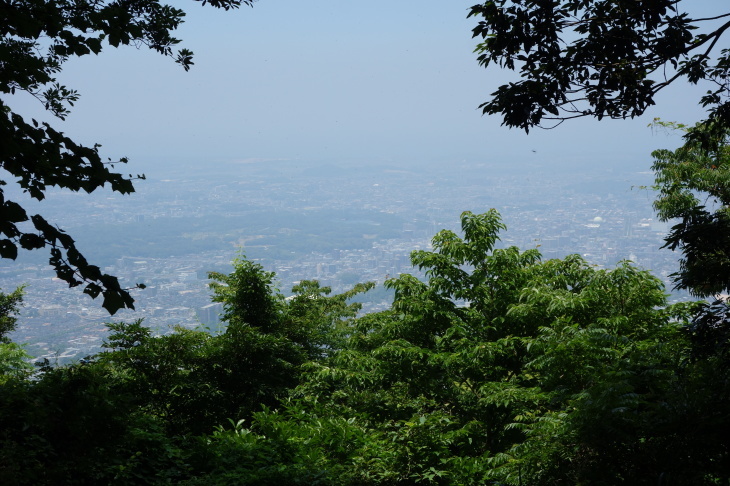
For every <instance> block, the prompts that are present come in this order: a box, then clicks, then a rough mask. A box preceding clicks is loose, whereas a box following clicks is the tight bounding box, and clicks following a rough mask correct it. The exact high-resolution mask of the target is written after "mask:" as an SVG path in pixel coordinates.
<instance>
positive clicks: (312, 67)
mask: <svg viewBox="0 0 730 486" xmlns="http://www.w3.org/2000/svg"><path fill="white" fill-rule="evenodd" d="M693 2H696V4H699V5H704V7H705V8H708V9H709V10H712V7H717V9H718V10H722V9H723V4H724V0H723V1H718V0H715V1H713V0H704V1H700V0H693ZM171 3H172V4H174V5H176V6H180V7H181V8H184V9H185V10H186V11H187V12H188V17H187V21H186V23H185V24H184V25H183V27H182V28H181V29H180V30H179V31H178V37H181V38H182V39H183V40H184V42H183V45H184V46H185V47H188V48H190V49H192V50H193V51H194V52H195V66H194V67H193V69H192V70H191V71H190V72H188V73H185V72H184V71H183V70H182V69H181V68H180V67H179V66H177V65H176V64H174V63H173V62H172V61H171V60H169V59H165V58H162V57H161V56H159V55H156V54H154V53H151V52H146V51H137V50H136V49H134V48H125V49H119V50H114V49H108V50H106V51H105V52H103V53H102V55H101V56H98V57H86V58H83V59H80V60H73V61H71V62H69V63H68V64H67V65H66V67H65V69H64V72H63V73H62V76H61V80H62V82H64V83H65V84H67V85H68V86H69V87H72V88H76V89H78V90H79V92H80V93H81V96H82V97H81V100H80V101H79V102H78V103H77V105H76V107H75V108H74V109H73V113H72V115H71V116H70V117H69V118H68V120H67V121H66V122H60V121H58V122H56V121H54V122H53V123H54V125H55V126H57V127H59V128H61V129H62V130H63V131H65V132H67V133H68V134H70V135H72V136H74V137H76V138H78V139H79V141H81V142H84V143H87V144H91V143H94V142H98V143H101V144H102V145H103V152H104V155H105V156H109V157H118V156H124V155H127V156H130V157H131V158H132V159H133V160H132V162H133V163H132V166H131V167H130V168H131V169H132V170H133V171H137V172H143V171H145V170H146V164H148V163H151V162H152V161H154V159H155V158H158V157H160V158H162V157H164V158H174V157H183V156H185V157H195V158H200V160H201V162H203V161H212V160H215V159H231V158H233V159H235V158H241V159H244V158H250V157H257V158H259V157H260V158H300V159H303V160H306V159H341V158H356V159H360V160H367V159H369V158H371V159H378V160H389V159H394V160H395V159H402V158H409V159H419V158H424V159H441V160H448V159H459V158H487V159H493V160H495V163H496V161H504V162H505V163H512V164H517V165H519V163H520V161H522V160H523V159H525V158H527V157H533V159H532V160H534V157H536V156H535V155H534V154H533V152H532V150H536V151H537V157H540V158H541V159H542V160H544V161H545V163H559V161H560V160H561V159H562V158H571V159H575V158H585V160H586V163H596V164H610V163H611V161H612V160H618V159H621V160H632V161H636V162H637V164H641V166H640V167H637V168H639V169H641V170H647V169H648V167H649V165H650V157H649V152H650V151H651V150H652V149H654V148H657V147H660V146H669V147H673V146H675V145H676V144H677V143H676V141H672V140H668V139H667V138H666V137H665V136H663V135H661V136H659V135H652V132H651V130H649V129H648V128H646V126H647V124H648V123H649V122H650V121H651V119H652V118H653V117H655V116H658V117H661V118H663V119H666V120H678V121H684V122H693V121H695V120H697V119H699V118H700V117H701V116H702V111H701V109H699V108H698V107H697V106H696V101H697V99H698V98H699V93H701V92H702V90H697V89H690V88H688V87H687V85H686V84H680V85H678V86H677V88H676V89H675V88H673V89H672V91H668V92H667V93H666V94H663V95H662V96H661V97H660V100H659V105H658V106H657V107H655V108H654V109H652V110H650V111H649V112H648V113H647V115H645V116H644V117H643V118H642V119H639V120H629V121H610V120H607V121H603V122H595V121H592V120H578V121H572V122H570V123H566V124H564V125H563V126H561V127H559V128H557V129H555V130H549V131H545V130H535V131H534V132H531V133H530V135H529V136H526V135H525V134H524V133H522V132H520V131H518V130H509V129H507V128H505V127H501V126H500V122H501V121H500V120H499V119H498V118H497V117H483V116H481V112H480V111H479V110H478V109H477V107H478V105H479V104H480V103H481V102H483V101H485V100H486V99H487V98H488V95H489V93H490V92H492V91H493V90H494V88H495V87H496V86H497V85H498V84H501V83H503V82H505V81H506V80H507V79H509V78H508V73H503V72H500V71H499V70H497V69H493V70H492V69H490V70H485V69H483V68H481V67H479V66H478V65H477V63H476V60H475V58H476V56H475V54H473V53H472V50H473V48H474V46H475V44H476V41H475V40H473V39H472V38H471V29H472V27H473V26H474V25H475V22H476V20H475V19H466V14H467V8H468V7H469V6H470V5H472V4H473V3H474V0H469V1H462V0H449V1H444V0H440V1H436V0H395V1H394V0H389V1H385V0H371V1H368V2H354V1H350V0H307V1H302V0H260V1H259V2H258V3H256V4H255V7H254V8H245V7H244V8H241V9H240V10H238V11H233V12H224V11H218V10H214V9H211V8H209V7H201V6H200V4H199V3H194V2H191V1H177V2H176V1H173V2H171ZM10 103H11V106H13V107H14V108H16V109H18V110H19V111H21V112H23V113H27V114H34V115H36V116H39V117H40V116H42V115H41V112H42V110H41V109H40V107H37V106H34V105H32V104H31V103H30V102H27V101H22V100H10Z"/></svg>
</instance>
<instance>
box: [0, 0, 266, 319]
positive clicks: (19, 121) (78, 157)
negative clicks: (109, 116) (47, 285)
mask: <svg viewBox="0 0 730 486" xmlns="http://www.w3.org/2000/svg"><path fill="white" fill-rule="evenodd" d="M206 3H209V4H210V5H212V6H214V7H218V8H224V9H226V10H228V9H230V8H237V7H238V6H240V5H241V4H246V5H250V4H251V1H249V0H213V1H211V0H206V1H203V4H206ZM1 15H2V23H0V33H1V34H2V40H0V65H2V66H3V68H2V72H0V94H3V95H10V94H16V92H26V93H28V94H29V95H31V96H33V97H35V98H37V99H38V100H39V101H40V102H41V103H42V104H43V105H44V106H45V108H46V109H47V110H48V111H50V112H51V113H52V114H53V115H55V116H57V117H58V118H60V119H64V118H65V117H66V116H67V115H68V114H69V112H70V109H69V107H71V106H73V104H74V103H75V102H76V101H77V100H78V98H79V94H78V93H77V92H76V91H75V90H73V89H71V88H68V87H66V86H63V85H61V84H60V83H59V82H58V81H57V78H56V77H57V75H58V73H60V72H61V71H62V69H63V65H64V63H65V62H66V61H68V60H69V59H71V58H73V57H82V56H86V55H89V54H92V53H93V54H99V53H100V52H101V51H102V50H103V48H104V47H105V46H106V45H107V44H108V45H109V46H111V47H119V46H121V45H134V46H137V47H142V46H145V47H148V48H150V49H153V50H155V51H157V52H159V53H160V54H162V55H164V56H169V57H173V58H174V60H175V62H177V63H179V64H180V65H182V67H183V68H184V69H185V70H188V69H189V68H190V66H191V65H192V64H193V62H192V52H191V51H189V50H188V49H180V50H179V51H177V53H175V52H173V47H175V46H176V45H177V44H179V43H180V40H179V39H176V38H175V37H173V36H172V32H173V31H174V30H175V29H177V27H178V26H179V25H180V24H181V23H182V21H183V17H184V15H185V13H184V12H183V11H182V10H180V9H178V8H174V7H172V6H170V5H165V4H163V3H160V2H159V1H157V0H133V1H127V2H108V1H70V0H59V1H53V2H49V1H45V0H20V1H13V2H4V3H3V9H2V14H1ZM126 162H127V159H126V158H121V159H119V160H118V161H116V162H112V161H111V159H108V161H106V162H105V161H104V160H103V159H102V157H101V156H100V154H99V145H94V146H92V147H86V146H82V145H79V144H77V143H75V142H74V141H73V140H71V139H70V138H68V137H66V136H65V135H64V134H63V133H61V132H60V131H57V130H56V129H54V128H53V127H52V126H51V125H50V124H48V123H40V124H39V123H38V122H37V121H36V120H31V121H30V122H27V121H26V120H24V119H23V117H21V116H20V115H19V114H18V113H15V112H13V111H12V109H11V108H10V107H9V106H8V105H7V104H6V102H5V101H3V100H0V167H1V168H2V169H4V170H5V171H6V172H7V173H8V175H9V177H12V178H14V179H16V180H17V182H18V184H19V185H20V187H21V188H22V189H23V190H24V191H25V192H27V193H28V194H29V195H30V196H31V197H32V198H34V199H37V200H39V201H40V200H42V199H44V197H45V191H46V189H47V188H48V187H49V186H56V187H61V188H65V189H69V190H72V191H81V190H83V191H85V192H89V193H90V192H93V191H95V190H97V189H99V188H101V187H104V186H105V185H107V184H108V185H109V186H110V187H111V189H112V190H113V191H117V192H119V193H121V194H128V193H130V192H133V191H134V186H133V183H132V181H133V180H134V179H135V177H133V176H132V175H131V174H130V175H128V176H125V175H123V174H121V173H119V172H115V167H114V164H115V163H116V164H124V163H126ZM136 178H144V176H139V175H138V176H137V177H136ZM6 184H7V182H6V181H4V180H0V208H1V209H2V210H1V211H0V214H1V215H2V216H0V257H1V258H10V259H15V258H16V257H17V254H18V249H19V248H22V249H25V250H34V249H39V248H44V247H46V248H50V253H51V258H50V264H51V266H53V268H54V269H55V271H56V274H57V276H58V277H59V278H60V279H61V280H63V281H65V282H67V283H68V284H69V286H71V287H75V286H79V285H85V288H84V293H86V294H88V295H90V296H91V297H92V298H96V297H97V296H99V295H102V296H103V298H104V302H103V304H102V305H103V307H104V308H105V309H107V310H108V311H109V312H110V313H111V314H114V313H115V312H116V311H117V310H119V309H120V308H123V307H127V308H134V305H133V303H134V300H133V299H132V297H131V296H130V294H129V292H128V291H127V289H124V288H122V287H121V286H120V284H119V282H118V280H117V279H116V278H115V277H113V276H111V275H107V274H104V273H102V272H101V270H100V269H99V267H98V266H96V265H91V264H89V263H88V262H87V260H86V258H84V256H83V255H82V254H81V253H80V251H79V250H78V248H77V247H76V243H75V241H74V240H73V238H71V236H69V235H68V234H66V233H65V232H64V231H63V230H60V229H58V228H57V227H56V226H55V225H53V224H51V223H49V222H48V221H47V220H46V219H45V218H43V216H41V215H39V214H35V215H28V214H27V212H26V210H25V209H24V208H23V207H22V206H21V205H20V204H18V203H16V202H14V201H11V200H7V199H6V198H5V194H4V192H3V190H2V186H4V185H6ZM26 222H30V223H32V226H33V229H32V230H30V231H28V230H26V229H24V228H23V224H24V223H26Z"/></svg>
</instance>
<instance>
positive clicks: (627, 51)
mask: <svg viewBox="0 0 730 486" xmlns="http://www.w3.org/2000/svg"><path fill="white" fill-rule="evenodd" d="M690 4H691V2H678V1H676V0H655V1H651V2H636V1H634V0H618V1H617V0H555V1H550V2H544V1H536V0H495V1H488V2H483V3H481V4H478V5H474V6H473V7H471V9H470V12H469V16H470V17H476V18H479V19H480V20H479V23H478V24H477V26H476V27H475V28H474V30H473V32H474V36H475V37H479V38H481V39H482V42H481V43H480V44H479V45H478V46H477V48H476V50H475V52H477V53H478V55H479V56H478V60H479V63H480V64H481V65H483V66H485V67H487V66H489V65H490V64H497V65H498V66H499V67H501V68H505V69H509V70H511V71H517V72H518V73H519V80H518V81H516V82H510V83H509V84H505V85H503V86H500V87H499V88H498V89H497V91H495V92H494V93H493V94H492V99H491V101H488V102H486V103H484V104H482V105H481V108H482V110H483V112H484V113H489V114H494V113H500V114H501V115H502V118H503V123H504V124H505V125H507V126H509V127H519V128H523V129H525V130H526V131H529V129H530V128H531V127H533V126H540V125H541V124H542V123H543V122H544V121H545V120H549V121H552V122H553V123H560V122H562V121H564V120H566V119H570V118H577V117H583V116H593V117H596V118H597V119H599V120H600V119H601V118H603V117H610V118H627V117H635V116H639V115H641V114H642V113H644V111H645V110H646V109H647V108H649V107H650V106H651V105H653V104H655V99H656V95H657V93H658V92H659V91H661V90H662V89H664V88H666V87H667V86H669V85H670V84H672V83H674V82H675V81H676V80H678V79H682V78H684V79H685V80H687V81H688V82H689V83H691V84H697V83H699V82H700V81H706V82H708V83H707V84H708V85H709V86H710V91H708V92H707V94H706V95H705V96H703V97H702V98H701V99H700V104H701V105H702V106H705V107H709V108H710V110H709V116H708V121H709V122H713V123H715V122H717V124H718V125H722V126H724V127H729V126H730V103H728V95H729V94H730V90H729V88H728V79H729V78H730V50H728V49H723V50H721V51H720V52H719V53H717V52H714V53H713V52H712V51H713V49H714V48H715V47H717V45H718V42H719V41H720V38H721V37H722V36H723V35H724V34H725V32H726V31H727V29H728V28H729V27H730V22H728V21H727V19H728V17H730V13H723V12H720V13H719V14H718V15H716V16H714V17H710V18H699V17H696V16H691V15H690V14H689V13H686V12H685V11H683V8H690V7H689V6H690ZM720 10H721V11H722V10H727V9H723V8H721V9H720ZM706 26H707V28H705V29H703V27H706ZM668 71H669V72H671V74H670V75H667V72H668Z"/></svg>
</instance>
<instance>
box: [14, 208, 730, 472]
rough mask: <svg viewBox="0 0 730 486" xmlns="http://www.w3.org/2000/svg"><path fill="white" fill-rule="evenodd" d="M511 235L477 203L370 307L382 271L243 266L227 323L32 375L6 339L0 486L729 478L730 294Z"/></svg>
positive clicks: (125, 335) (141, 340)
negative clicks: (372, 274) (607, 265)
mask: <svg viewBox="0 0 730 486" xmlns="http://www.w3.org/2000/svg"><path fill="white" fill-rule="evenodd" d="M503 229H504V225H503V224H502V222H501V220H500V217H499V214H497V212H496V211H489V212H487V213H484V214H473V213H469V212H467V213H464V214H463V215H462V232H461V233H462V234H457V233H456V232H452V231H441V232H440V233H438V234H437V235H436V237H434V238H433V240H432V250H430V251H416V252H413V253H412V254H411V260H412V262H413V264H414V266H417V267H420V268H421V269H422V270H425V272H426V278H425V279H424V280H423V281H421V280H418V279H416V278H415V277H413V276H411V275H406V274H404V275H400V276H399V277H398V278H394V279H391V280H389V281H388V284H387V285H388V286H389V287H390V288H392V289H394V290H395V297H394V301H393V304H392V306H391V307H390V308H389V309H387V310H384V311H381V312H375V313H371V314H367V315H364V316H361V317H356V316H355V314H356V312H357V311H358V309H359V305H358V304H352V303H348V299H350V298H351V297H354V296H355V295H356V294H357V293H359V292H362V291H365V290H367V289H368V288H370V287H371V285H368V284H366V285H357V286H355V287H354V288H353V289H352V290H350V291H348V292H345V293H343V294H340V295H334V296H332V295H330V289H328V288H327V287H321V286H320V285H319V284H318V283H317V282H315V281H303V282H301V283H300V284H298V285H297V286H296V287H295V288H294V289H293V292H294V295H293V296H291V297H289V298H285V297H284V296H283V295H282V294H281V293H280V292H279V291H278V290H277V289H276V287H275V276H274V275H273V274H272V273H271V272H267V271H265V270H264V269H263V268H262V267H261V266H260V265H258V264H256V263H253V262H250V261H246V260H245V259H239V260H237V261H236V262H235V266H234V271H233V272H232V273H230V274H228V275H224V274H213V275H212V277H213V279H214V280H215V283H214V285H213V290H214V296H213V299H214V300H215V301H217V302H221V303H222V304H223V308H224V309H223V314H222V318H223V322H224V324H225V326H224V330H222V331H221V332H217V333H211V332H210V331H209V330H205V329H183V328H178V329H176V330H175V331H174V332H172V333H169V334H166V335H163V336H154V335H152V333H151V331H150V330H149V329H147V328H145V327H144V326H143V324H142V323H141V322H139V321H138V322H134V323H131V324H124V323H120V324H112V325H110V328H111V331H112V333H111V334H110V335H109V337H108V339H107V341H106V344H105V347H106V351H105V352H103V353H100V354H99V355H97V356H94V357H89V358H87V359H85V360H83V361H82V362H79V363H75V364H71V365H68V366H61V367H52V366H44V367H43V368H42V369H41V371H40V373H37V374H36V375H35V376H32V377H30V376H28V374H27V372H25V370H22V369H19V368H18V367H17V366H5V367H3V364H10V365H14V364H16V363H17V362H18V360H17V359H15V358H13V357H12V356H9V355H8V356H6V357H5V359H3V356H2V351H3V349H2V348H1V347H0V389H1V391H2V393H0V482H2V484H17V485H26V484H28V485H30V484H33V485H55V484H111V483H113V484H130V485H132V484H134V485H137V484H154V485H157V484H160V485H162V484H171V483H174V484H184V485H209V484H219V485H234V484H235V485H272V486H273V485H281V484H321V485H333V486H334V485H340V486H345V485H348V486H349V485H373V486H375V485H410V484H433V485H454V486H462V485H463V486H466V485H470V486H471V485H473V486H477V485H483V484H495V485H496V484H499V485H515V486H519V485H524V484H546V485H559V484H596V485H600V484H610V485H617V484H627V485H642V484H646V485H656V484H668V485H674V484H677V485H679V484H698V485H699V484H707V485H714V484H726V483H727V481H728V479H729V478H730V461H728V459H729V458H730V449H729V448H728V441H727V430H728V428H729V427H730V415H728V413H727V410H728V405H727V403H728V399H730V381H729V380H728V379H727V376H728V373H727V372H728V370H729V369H730V360H729V359H728V358H730V353H729V351H730V345H729V343H730V341H729V340H728V337H729V336H730V332H729V331H728V330H729V329H730V326H729V325H728V323H729V322H730V317H729V316H730V308H729V307H728V305H727V304H726V303H723V302H716V303H715V304H712V305H707V304H704V303H679V304H673V305H668V304H667V300H666V298H667V296H666V294H665V292H664V288H663V286H662V284H661V282H660V281H659V280H658V279H657V278H656V277H654V276H652V275H651V274H650V273H649V272H647V271H644V270H640V269H638V268H636V267H634V266H633V265H631V264H630V263H629V262H623V263H620V264H619V265H617V266H616V268H612V269H600V268H596V267H595V266H591V265H589V264H588V263H587V262H585V261H584V260H583V259H582V258H581V257H580V256H579V255H571V256H568V257H566V258H564V259H556V260H543V259H542V258H541V256H540V254H539V252H538V251H537V250H536V249H532V250H527V251H521V250H519V249H518V248H516V247H506V248H499V244H498V242H499V232H500V231H501V230H503ZM10 351H15V352H16V354H17V351H18V350H17V349H14V350H10ZM6 354H7V353H6Z"/></svg>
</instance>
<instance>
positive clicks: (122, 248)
mask: <svg viewBox="0 0 730 486" xmlns="http://www.w3.org/2000/svg"><path fill="white" fill-rule="evenodd" d="M533 159H534V160H535V161H534V162H530V163H521V164H513V165H510V164H502V163H499V162H498V161H489V160H454V161H445V162H443V163H429V164H425V163H424V164H418V163H408V164H405V163H402V164H399V163H397V162H389V161H388V162H384V161H376V162H369V163H357V164H356V163H352V162H319V161H302V160H264V159H250V160H240V161H221V162H210V163H207V164H203V163H194V162H193V163H191V162H180V163H174V164H172V163H167V164H164V163H160V164H159V166H156V167H155V171H154V173H153V174H148V178H147V180H140V181H138V182H137V184H136V187H137V193H135V194H133V195H130V196H119V195H116V194H112V193H110V192H108V191H107V192H99V193H96V194H93V195H88V194H84V193H80V194H77V193H71V192H63V191H52V192H50V193H49V195H48V199H47V201H45V202H43V203H40V204H32V206H33V208H37V211H38V212H40V213H41V214H43V215H44V216H46V217H47V219H49V221H52V222H55V223H58V224H59V226H60V227H61V228H63V229H64V230H66V231H68V233H69V234H71V235H72V236H73V237H74V238H75V239H76V240H77V241H78V242H79V245H80V248H81V249H82V251H83V252H84V254H85V256H86V257H87V258H88V259H89V261H90V262H92V263H94V264H98V265H100V266H102V267H103V268H104V270H105V272H107V273H110V274H113V275H116V276H118V277H120V279H121V280H122V281H123V282H124V283H125V284H127V285H128V286H130V287H131V286H133V285H134V284H135V283H138V282H139V283H144V284H145V285H146V286H147V288H146V289H144V290H135V291H134V297H135V299H136V303H135V306H136V310H135V311H124V312H120V313H118V315H115V316H113V317H110V316H109V315H108V314H107V313H106V311H105V310H104V309H103V308H102V307H101V302H100V301H95V300H92V299H90V298H89V297H88V296H86V295H84V294H82V292H81V291H80V290H79V289H69V288H68V287H67V285H66V284H64V283H63V282H60V281H59V280H57V279H54V278H53V277H54V274H53V271H52V270H51V268H50V267H49V266H48V264H47V260H48V255H47V253H45V252H44V250H39V251H35V252H30V253H29V252H24V253H22V254H21V255H20V256H19V258H18V260H17V261H16V262H12V261H9V260H1V261H0V289H2V290H3V291H6V292H8V291H11V290H13V289H14V288H15V287H17V286H19V285H26V286H27V287H26V298H25V303H26V305H25V306H24V307H23V309H22V312H21V316H20V320H19V326H18V329H17V331H16V332H15V333H14V334H13V335H12V338H13V339H14V340H15V341H17V342H20V343H27V344H28V347H27V349H28V351H29V352H30V353H31V354H32V355H34V356H37V357H38V358H48V359H49V360H51V361H52V362H54V361H60V362H64V361H66V360H75V359H80V358H83V357H84V356H87V355H89V354H93V353H95V352H98V351H99V350H100V345H101V343H102V341H103V339H104V337H105V336H106V333H107V330H106V327H105V326H104V323H105V322H110V321H119V320H125V321H132V320H135V319H144V322H145V324H146V325H148V326H150V327H152V328H153V329H155V331H156V332H158V333H166V332H170V330H172V329H173V328H174V327H175V326H183V327H197V326H204V327H207V328H209V329H210V330H211V331H212V332H216V331H219V330H220V327H221V324H220V322H219V321H218V315H219V313H220V311H221V306H220V304H213V303H211V301H210V291H209V289H208V283H209V280H208V279H207V277H208V272H210V271H217V272H224V273H228V272H230V271H231V269H232V267H231V262H232V260H233V259H234V258H236V257H237V256H240V255H245V256H246V257H247V258H249V259H252V260H255V261H257V262H258V263H260V264H262V265H263V266H264V268H265V269H266V270H268V271H274V272H276V274H277V276H278V279H279V288H280V289H281V290H282V292H283V293H285V294H287V295H288V293H289V291H290V289H291V287H292V286H293V285H294V284H295V283H296V282H298V281H300V280H304V279H309V280H311V279H316V280H319V281H320V282H321V284H322V285H325V286H331V287H332V289H333V292H335V293H337V292H342V291H344V290H347V289H349V288H351V287H352V286H353V285H354V284H355V283H357V282H366V281H373V282H376V283H377V284H382V283H383V282H384V281H385V280H386V279H387V278H390V277H395V276H397V275H398V274H400V273H411V274H414V275H418V276H422V275H420V274H419V272H418V271H417V269H414V268H413V267H411V266H410V260H409V254H410V252H411V251H413V250H417V249H428V248H430V239H431V238H432V237H433V236H434V235H435V234H436V232H437V231H439V230H441V229H450V230H453V231H457V232H458V229H459V215H460V214H461V212H462V211H465V210H469V211H473V212H476V213H478V212H483V211H486V210H488V209H489V208H496V209H497V210H499V211H500V213H501V214H502V217H503V220H504V222H505V224H506V225H507V227H508V229H507V231H506V232H504V233H503V234H502V235H501V244H500V246H511V245H515V246H518V247H520V248H521V249H529V248H536V247H537V248H539V250H540V251H541V252H542V254H543V257H544V259H549V258H559V257H563V256H565V255H568V254H571V253H578V254H580V255H582V256H583V257H584V258H585V259H586V260H587V261H588V262H590V263H591V264H594V265H597V266H600V267H608V268H610V267H612V266H614V265H615V264H616V263H617V262H619V261H621V260H631V261H633V262H634V263H635V264H637V265H638V266H639V267H641V268H643V269H647V270H651V271H652V273H653V274H654V275H656V276H658V277H660V278H662V279H663V280H665V282H666V283H667V288H668V291H669V289H671V284H669V283H668V282H669V281H668V275H669V274H670V273H672V272H674V271H675V270H676V269H677V266H678V264H677V258H678V255H677V254H676V253H673V252H671V251H668V250H660V249H659V248H660V247H661V245H662V244H663V237H664V235H665V234H666V233H667V231H668V229H669V226H670V225H669V224H667V223H661V222H659V221H657V220H656V218H655V216H654V213H653V210H652V207H651V203H652V199H653V197H654V196H653V194H652V193H651V191H650V190H647V189H645V188H643V187H644V186H647V185H649V184H651V182H652V174H651V173H649V172H646V167H648V165H649V163H648V161H639V162H636V163H633V164H632V163H628V162H624V163H623V165H621V166H615V165H614V166H610V167H605V168H602V169H600V168H596V166H589V165H587V164H581V163H580V162H578V161H574V162H572V163H571V164H568V163H565V162H560V163H559V162H556V161H540V160H539V159H537V158H536V157H533ZM533 159H530V160H533ZM505 165H506V167H505ZM517 166H519V167H517ZM158 172H159V176H158V175H157V173H158ZM10 189H11V190H12V188H10ZM8 197H10V198H13V197H16V198H19V197H22V195H19V194H18V193H12V192H10V193H9V194H8ZM21 201H22V202H25V200H24V199H22V200H21ZM684 298H686V295H682V294H674V295H672V299H674V300H677V299H684ZM389 299H391V295H390V294H389V293H388V292H386V291H385V290H384V289H383V287H382V285H379V286H378V287H376V289H375V290H373V291H371V292H370V293H369V294H368V295H366V296H365V297H364V299H363V300H364V308H363V311H364V312H370V311H377V310H381V309H385V308H387V306H388V305H389V304H390V300H389Z"/></svg>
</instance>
